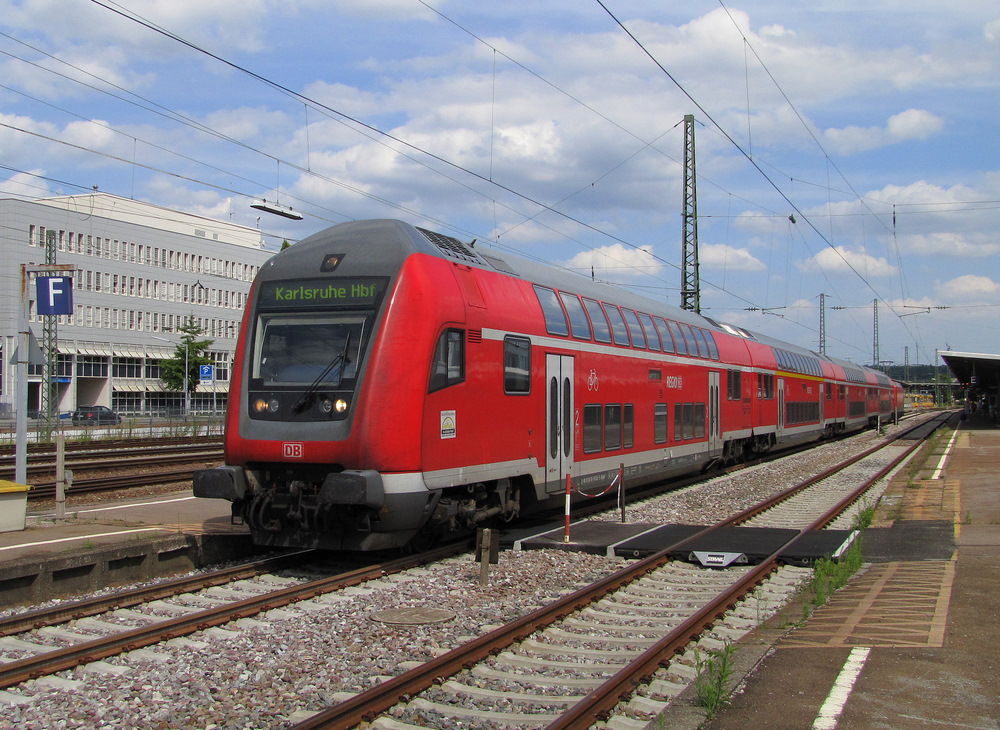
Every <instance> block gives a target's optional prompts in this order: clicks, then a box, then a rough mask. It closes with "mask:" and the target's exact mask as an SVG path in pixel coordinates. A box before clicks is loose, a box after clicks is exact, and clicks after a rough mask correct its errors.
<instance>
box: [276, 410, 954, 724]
mask: <svg viewBox="0 0 1000 730" xmlns="http://www.w3.org/2000/svg"><path fill="white" fill-rule="evenodd" d="M942 422H943V421H942ZM897 441H898V439H893V440H891V441H889V442H887V444H880V445H879V446H877V447H874V448H872V449H869V450H868V451H866V452H864V453H863V454H860V455H858V456H856V457H852V458H851V459H849V460H847V461H845V462H843V463H842V464H839V465H838V466H837V467H834V468H832V469H829V470H827V471H825V472H824V473H823V474H821V475H818V476H817V477H814V478H812V479H809V480H806V481H804V482H802V483H800V484H798V485H795V486H794V487H792V488H791V489H788V490H785V491H784V492H782V493H781V494H779V495H776V496H775V497H774V498H772V499H770V500H766V501H765V502H763V503H761V504H759V505H756V506H755V507H753V508H751V509H750V510H746V511H744V512H743V513H740V514H738V515H734V516H732V517H730V518H728V519H726V520H723V521H721V522H719V523H718V524H716V525H714V526H711V527H709V528H706V530H704V531H703V532H702V533H699V535H696V536H694V537H690V538H686V539H684V540H682V541H680V542H678V543H676V544H674V545H670V546H667V547H666V548H665V549H663V550H662V551H661V552H659V553H657V554H655V555H653V556H651V557H649V558H647V559H645V560H642V561H639V562H638V563H635V564H634V565H631V566H629V567H627V568H625V569H623V570H621V571H619V572H618V573H616V574H614V575H612V576H610V577H609V578H607V579H605V580H603V581H600V582H599V583H595V584H594V585H592V586H588V587H587V588H585V589H582V590H580V591H578V592H576V593H574V594H572V595H570V596H568V597H566V598H565V599H563V600H561V601H557V602H556V603H554V604H551V605H549V606H546V607H544V608H541V609H539V610H537V611H535V612H533V613H531V614H529V615H528V616H525V617H524V618H522V619H520V620H518V621H515V622H513V623H511V624H509V625H507V626H504V627H502V628H500V629H497V630H495V631H493V632H491V633H489V634H487V635H485V636H482V637H480V638H479V639H476V640H474V641H471V642H469V643H467V644H465V645H463V646H461V647H458V648H456V649H454V650H452V651H451V652H449V653H447V654H445V655H443V656H441V657H439V658H438V659H436V660H434V661H432V662H428V663H426V664H424V665H422V666H420V667H417V668H414V669H411V670H409V671H407V672H404V673H403V674H401V675H398V676H397V677H395V678H393V679H390V680H388V681H386V682H383V683H382V684H380V685H378V686H376V687H373V688H372V689H370V690H367V691H365V692H362V693H360V694H357V695H355V696H354V697H352V698H351V699H349V700H346V701H344V702H341V703H340V704H338V705H334V706H332V707H330V708H328V709H327V710H325V711H323V712H321V713H318V714H316V715H314V716H313V717H311V718H309V719H308V720H305V721H303V722H301V723H299V724H298V725H296V726H295V728H296V730H309V729H312V728H350V727H355V726H357V725H360V724H362V723H370V726H371V727H373V728H385V730H393V729H395V730H399V728H401V727H405V726H406V725H413V726H422V725H425V724H426V725H428V726H432V727H433V726H435V724H436V723H445V722H449V721H453V722H468V721H469V720H470V719H473V718H476V719H478V720H479V721H481V722H485V723H487V726H496V725H499V726H511V727H518V728H539V727H546V728H550V729H555V728H579V727H589V726H590V724H591V722H592V721H593V719H594V718H601V719H606V718H607V717H608V715H609V714H610V713H611V712H612V711H613V710H614V708H615V707H616V706H617V705H618V703H619V702H620V701H621V700H622V698H624V697H628V696H629V695H631V694H632V693H633V692H635V690H636V688H637V687H639V686H640V685H643V684H645V683H647V682H648V681H649V679H650V678H651V677H652V676H653V675H654V674H655V673H656V672H657V671H658V670H660V668H661V667H663V666H667V667H668V668H667V672H666V673H667V675H668V676H669V675H670V672H671V667H674V662H673V659H674V657H675V656H677V655H678V654H682V653H683V652H684V651H685V650H686V649H687V647H688V645H689V644H691V642H692V641H694V640H695V639H696V638H698V637H701V636H703V635H705V634H707V632H709V631H710V630H711V627H712V626H713V625H714V624H716V623H718V622H720V621H721V620H723V617H725V616H726V615H727V614H728V613H730V612H731V611H732V609H733V608H734V607H735V606H736V605H737V604H738V603H739V602H740V601H743V600H744V599H745V598H746V597H747V596H748V595H749V594H750V593H751V592H753V591H755V590H758V587H759V586H762V585H763V584H765V583H766V582H767V581H768V580H769V579H770V578H771V576H772V574H774V573H776V572H777V571H778V570H779V555H780V554H781V552H782V551H783V550H785V549H786V548H787V547H789V546H790V545H791V544H793V543H794V542H795V541H796V540H798V539H800V538H801V537H802V536H804V535H805V534H806V533H808V532H809V531H811V530H816V529H821V528H823V527H825V526H827V525H828V524H830V522H832V521H833V520H834V519H835V518H837V517H838V516H840V515H841V514H842V513H843V512H844V511H845V510H847V509H848V508H849V507H850V506H851V505H852V504H854V503H856V502H857V501H858V499H859V498H861V497H862V496H863V495H864V494H865V493H866V492H867V491H868V490H869V489H870V488H871V487H872V485H874V484H875V483H876V482H878V481H879V480H880V479H882V478H883V477H884V476H885V474H886V473H888V472H889V471H890V470H891V469H892V468H894V467H895V466H896V465H898V464H899V463H900V462H902V461H903V460H904V459H905V458H906V457H908V456H909V455H910V454H911V453H912V452H913V451H914V450H915V449H916V448H917V447H919V446H920V443H921V442H919V441H914V442H913V443H912V444H911V445H909V446H907V447H905V448H903V449H900V450H899V451H900V453H898V454H896V455H895V456H894V458H892V459H891V460H889V463H888V464H885V465H884V466H882V467H881V468H876V471H875V474H874V475H873V476H870V477H868V478H866V479H864V480H863V481H862V483H861V484H860V485H858V484H857V483H856V482H855V485H854V487H853V488H851V489H849V490H839V489H834V490H830V489H828V488H824V487H823V486H818V488H817V485H823V484H824V483H827V482H829V481H830V480H832V479H833V478H834V477H835V476H836V475H837V474H839V473H842V472H843V471H845V470H847V469H849V468H852V467H855V465H857V464H858V463H859V462H861V461H863V460H866V459H872V458H873V457H877V456H879V454H880V452H881V451H882V449H883V448H884V447H885V446H887V445H889V444H894V443H896V442H897ZM814 489H816V490H817V491H818V492H820V493H822V496H821V497H819V498H815V497H811V498H810V502H811V509H812V515H813V516H812V518H811V519H810V520H809V521H808V522H806V523H805V524H804V525H803V526H802V527H801V529H800V530H799V533H798V535H797V536H796V537H794V538H792V539H791V540H789V541H788V542H786V543H785V544H784V545H782V546H781V548H780V549H778V550H776V551H775V552H774V553H773V554H772V555H770V556H768V557H767V558H766V559H765V560H763V561H762V562H761V563H760V564H759V565H757V566H755V567H752V568H736V569H728V570H727V571H725V572H721V573H715V574H714V575H713V573H712V572H709V571H704V570H700V569H696V568H692V567H690V566H686V565H680V564H678V563H676V562H673V561H672V559H671V558H670V554H671V553H673V552H675V551H678V550H681V549H683V547H684V544H685V543H688V542H691V541H692V540H693V539H695V537H700V536H702V535H703V534H705V533H707V532H709V531H712V530H716V529H720V528H723V527H729V526H732V525H739V524H745V523H749V522H750V521H751V520H754V519H757V518H758V517H759V516H760V515H763V514H766V513H768V512H769V511H770V510H772V509H774V508H775V507H776V506H777V505H783V504H787V503H789V502H790V501H792V500H793V499H801V498H802V496H803V495H805V494H806V493H808V492H810V491H812V490H814ZM821 505H825V507H823V506H821ZM817 510H818V511H819V516H816V515H817ZM799 513H800V514H802V513H804V511H803V510H799ZM783 524H787V521H783ZM785 573H786V575H787V573H788V570H785ZM785 585H787V581H785ZM764 590H765V592H766V588H765V589H764ZM678 594H680V595H681V596H682V598H681V599H680V600H678V597H677V596H678ZM763 600H764V601H768V600H771V599H770V598H769V597H765V598H763ZM637 614H638V615H639V616H640V617H641V618H638V620H637ZM735 618H736V619H737V621H736V624H737V625H736V627H733V626H730V627H726V628H725V629H724V630H723V631H722V632H720V633H717V634H716V635H715V636H714V637H712V638H710V640H709V644H711V642H712V640H713V639H714V642H715V643H716V644H718V643H720V642H721V641H724V640H726V639H728V638H738V636H736V634H739V633H740V628H739V624H741V623H742V624H743V628H744V629H746V631H749V630H750V628H752V625H746V618H745V616H739V615H737V616H736V617H735ZM746 631H744V632H743V633H745V632H746ZM515 645H516V646H515ZM494 657H495V658H494ZM498 665H503V666H504V667H505V669H498ZM470 667H471V668H470ZM680 667H681V668H680V669H678V668H676V667H675V668H674V670H673V671H674V675H675V676H679V677H681V678H683V677H684V676H685V675H687V677H688V678H691V676H692V675H691V667H690V663H688V664H683V663H681V664H680ZM567 672H572V674H573V676H572V677H570V678H567V677H566V673H567ZM581 675H582V676H581ZM491 682H492V683H495V684H496V685H498V688H496V689H492V688H490V687H489V686H488V685H489V684H490V683H491ZM661 683H662V680H661ZM668 684H669V682H668ZM673 684H675V685H679V684H681V683H679V682H675V683H673ZM484 685H486V686H484ZM511 686H515V687H516V689H515V690H514V691H513V692H512V691H511V689H510V688H511ZM567 687H570V689H571V692H570V693H568V694H567V692H566V691H565V688H567ZM573 690H575V691H573ZM580 690H583V692H582V693H581V692H580ZM653 694H654V695H655V694H659V695H660V696H661V697H665V696H669V695H670V694H675V692H673V691H672V690H671V689H669V688H667V689H665V688H663V687H662V686H661V687H659V688H658V689H657V690H654V692H653ZM498 699H499V700H501V705H502V706H503V707H504V708H505V709H502V710H499V711H498V710H496V709H495V707H496V706H497V700H498ZM666 704H667V703H666V702H664V701H662V700H656V699H652V700H650V699H647V700H646V701H645V705H646V707H647V711H648V708H649V707H650V706H655V705H659V706H660V708H662V707H665V706H666ZM660 708H655V709H660ZM399 719H402V720H403V725H400V724H399Z"/></svg>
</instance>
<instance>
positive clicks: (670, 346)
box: [656, 317, 674, 352]
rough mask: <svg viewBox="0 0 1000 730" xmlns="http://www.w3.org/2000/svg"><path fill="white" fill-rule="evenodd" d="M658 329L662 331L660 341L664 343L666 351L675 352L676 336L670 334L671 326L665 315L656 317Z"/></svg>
mask: <svg viewBox="0 0 1000 730" xmlns="http://www.w3.org/2000/svg"><path fill="white" fill-rule="evenodd" d="M656 329H657V330H658V331H659V333H660V341H661V342H662V343H663V351H664V352H674V338H673V336H672V335H671V334H670V328H669V327H668V326H667V321H666V320H665V319H663V317H657V318H656Z"/></svg>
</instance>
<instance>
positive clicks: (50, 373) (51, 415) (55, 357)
mask: <svg viewBox="0 0 1000 730" xmlns="http://www.w3.org/2000/svg"><path fill="white" fill-rule="evenodd" d="M45 263H46V264H54V263H56V232H55V231H45ZM39 319H41V320H42V354H43V355H44V356H45V366H44V371H43V373H42V384H41V386H40V387H39V389H38V431H39V436H40V437H41V438H42V440H43V441H50V440H52V432H53V431H54V430H57V429H58V428H59V411H58V408H59V393H58V388H59V377H58V376H59V347H58V340H59V333H58V322H57V321H56V319H57V318H56V317H54V316H51V315H49V316H42V317H39Z"/></svg>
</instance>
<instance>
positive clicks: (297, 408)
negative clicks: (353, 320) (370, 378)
mask: <svg viewBox="0 0 1000 730" xmlns="http://www.w3.org/2000/svg"><path fill="white" fill-rule="evenodd" d="M350 347H351V331H350V330H348V331H347V341H346V342H344V349H343V350H342V351H341V352H340V354H339V355H337V356H336V357H335V358H333V360H331V361H330V364H329V365H327V366H326V367H325V368H323V372H321V373H320V374H319V375H317V376H316V379H315V380H314V381H312V383H311V384H310V385H309V387H308V388H306V390H305V392H304V393H303V394H302V397H301V398H299V400H298V402H297V403H296V404H295V405H294V406H292V411H293V412H294V413H301V412H302V411H304V410H305V409H306V408H308V407H309V406H311V405H312V403H313V401H314V400H315V399H316V391H318V390H319V387H320V384H321V383H323V382H324V381H325V380H326V378H327V376H328V375H329V374H330V373H331V372H333V369H334V368H335V367H337V365H341V368H340V372H339V373H338V374H337V382H336V383H334V384H333V386H332V387H334V388H339V387H340V383H341V381H343V379H344V370H345V369H346V368H347V364H348V363H349V362H350V361H351V358H350V356H349V355H348V354H347V353H348V350H349V349H350Z"/></svg>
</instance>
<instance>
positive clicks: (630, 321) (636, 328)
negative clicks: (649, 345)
mask: <svg viewBox="0 0 1000 730" xmlns="http://www.w3.org/2000/svg"><path fill="white" fill-rule="evenodd" d="M622 314H623V315H625V324H626V325H628V332H629V334H630V335H632V346H633V347H639V348H642V349H643V350H645V349H646V335H645V333H644V332H643V331H642V325H641V324H639V318H638V317H637V316H636V314H635V312H633V311H632V310H631V309H622Z"/></svg>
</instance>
